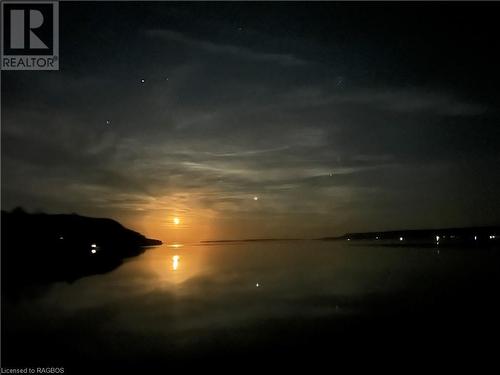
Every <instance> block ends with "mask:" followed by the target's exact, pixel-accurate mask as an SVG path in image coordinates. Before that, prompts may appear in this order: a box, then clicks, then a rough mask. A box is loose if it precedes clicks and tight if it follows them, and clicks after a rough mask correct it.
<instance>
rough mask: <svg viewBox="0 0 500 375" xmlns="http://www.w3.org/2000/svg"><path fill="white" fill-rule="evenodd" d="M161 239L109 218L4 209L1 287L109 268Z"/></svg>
mask: <svg viewBox="0 0 500 375" xmlns="http://www.w3.org/2000/svg"><path fill="white" fill-rule="evenodd" d="M160 244H161V241H158V240H153V239H148V238H146V237H145V236H143V235H142V234H140V233H137V232H135V231H132V230H130V229H127V228H125V227H123V226H122V225H121V224H120V223H118V222H116V221H114V220H111V219H102V218H91V217H85V216H80V215H76V214H70V215H50V214H44V213H37V214H29V213H26V212H25V211H23V210H22V209H20V208H18V209H15V210H13V211H12V212H5V211H2V289H3V290H5V291H7V292H8V291H9V290H15V289H16V288H17V287H22V286H26V285H33V284H40V283H45V282H51V281H62V280H65V281H73V280H76V279H78V278H80V277H82V276H85V275H91V274H96V273H102V272H107V271H110V270H112V269H113V268H115V267H117V266H118V265H120V264H121V262H122V260H123V259H124V258H126V257H130V256H135V255H138V254H141V253H142V252H144V251H145V247H147V246H155V245H160Z"/></svg>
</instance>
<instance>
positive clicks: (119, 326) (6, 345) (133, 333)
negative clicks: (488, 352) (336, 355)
mask: <svg viewBox="0 0 500 375" xmlns="http://www.w3.org/2000/svg"><path fill="white" fill-rule="evenodd" d="M499 264H500V262H499V256H498V251H495V250H477V249H476V250H473V249H438V248H407V247H383V246H368V245H362V243H361V244H347V243H344V242H322V241H280V242H241V243H226V244H209V245H204V244H201V245H200V244H195V245H181V246H177V247H173V246H167V245H163V246H161V247H157V248H152V249H149V250H148V251H146V252H145V253H144V254H142V255H140V256H138V257H134V258H129V259H127V260H126V261H125V263H124V264H123V265H122V266H120V267H119V268H117V269H115V270H114V271H112V272H109V273H107V274H103V275H95V276H90V277H85V278H82V279H80V280H77V281H76V282H74V283H72V284H67V283H56V284H53V285H51V286H49V287H48V288H46V289H44V290H42V291H39V292H38V293H34V294H32V295H29V296H24V297H23V298H21V299H18V300H15V301H5V300H4V301H3V315H2V323H3V335H4V336H3V343H2V344H3V345H2V350H3V362H4V363H8V364H19V365H30V364H32V365H41V364H44V365H50V366H58V365H64V366H66V367H67V368H69V369H73V370H76V369H81V368H82V366H84V365H88V366H92V365H91V364H95V363H99V364H101V365H102V364H104V363H106V364H107V365H109V366H111V367H113V366H115V365H116V364H120V365H122V366H123V367H124V368H131V367H130V366H141V368H143V367H144V366H145V365H147V366H151V367H155V366H156V367H159V366H163V365H168V366H173V365H174V364H178V365H182V364H184V363H186V362H187V361H192V360H194V359H204V360H207V359H212V360H214V361H215V360H217V359H218V358H222V357H227V356H231V358H242V359H246V360H249V359H250V362H253V363H254V364H255V361H258V360H259V358H263V357H273V358H275V359H276V358H281V357H286V356H288V359H287V361H288V362H289V361H290V360H291V358H290V356H292V358H293V354H297V353H301V355H303V356H304V358H309V359H310V358H312V357H315V356H320V355H324V354H325V352H327V353H330V354H329V355H331V353H332V352H331V350H335V348H336V349H338V350H345V351H346V352H347V348H353V347H355V348H356V350H357V352H359V351H360V350H368V349H369V348H371V349H369V350H372V349H374V348H376V347H377V346H379V345H390V347H392V348H394V349H396V348H398V346H399V343H401V344H402V345H410V344H411V345H417V343H418V345H420V343H421V342H422V341H426V343H425V345H426V347H430V345H436V346H439V345H440V344H439V343H440V342H442V343H443V345H448V346H449V345H450V344H453V343H456V341H455V339H457V340H464V339H465V338H466V340H478V342H480V341H481V340H482V335H483V334H486V333H488V334H493V333H495V332H498V323H497V314H498V307H497V303H496V302H497V300H498V296H499V295H498V289H499V283H498V280H499V277H498V271H499V270H500V267H499ZM478 342H476V344H475V345H476V348H477V345H478ZM468 344H470V341H468ZM280 356H281V357H280ZM190 363H192V362H190Z"/></svg>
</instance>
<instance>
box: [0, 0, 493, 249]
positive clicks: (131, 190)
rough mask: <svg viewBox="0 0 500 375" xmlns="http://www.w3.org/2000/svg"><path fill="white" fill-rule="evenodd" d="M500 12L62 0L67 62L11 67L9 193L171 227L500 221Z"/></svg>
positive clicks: (315, 227)
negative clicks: (45, 67)
mask: <svg viewBox="0 0 500 375" xmlns="http://www.w3.org/2000/svg"><path fill="white" fill-rule="evenodd" d="M499 16H500V6H499V4H481V5H470V4H466V3H459V4H444V5H443V4H441V5H437V4H430V3H425V4H424V3H420V4H403V5H401V4H399V5H398V4H386V5H380V4H373V3H370V4H359V3H358V4H355V3H351V4H349V3H346V4H332V3H317V4H299V3H281V4H266V3H260V4H249V3H233V4H228V3H224V4H221V3H219V4H214V3H211V4H209V3H203V4H202V3H194V4H187V3H182V4H174V3H149V4H147V3H146V4H144V3H143V4H138V3H122V4H116V3H109V2H108V3H94V4H92V3H88V4H84V5H80V4H78V3H68V4H64V3H62V4H61V6H60V41H61V50H60V67H61V68H60V71H54V72H24V71H8V72H2V151H1V156H2V209H12V208H13V207H16V206H23V207H24V208H25V209H27V210H28V211H30V212H31V211H44V212H50V213H61V212H67V213H71V212H76V213H79V214H84V215H90V216H100V217H111V218H114V219H117V220H119V221H120V222H121V223H123V224H124V225H126V226H129V227H131V228H133V229H135V230H138V231H140V232H142V233H144V234H146V235H148V236H151V237H154V238H159V239H162V240H165V241H173V240H175V241H179V240H182V241H191V240H192V241H196V240H206V239H221V238H224V239H226V238H259V237H321V236H328V235H336V234H342V233H343V232H346V231H366V230H390V229H406V228H431V227H447V226H469V225H491V224H499V223H500V195H499V191H500V189H499V186H500V172H499V170H500V168H499V164H500V163H499V162H500V147H499V144H500V128H499V126H500V121H499V120H500V111H499V108H500V106H499V105H500V95H499V85H500V77H499V66H500V57H499V54H498V49H499V48H498V40H499V37H500V32H499V28H498V19H499ZM174 218H179V223H178V224H175V223H174Z"/></svg>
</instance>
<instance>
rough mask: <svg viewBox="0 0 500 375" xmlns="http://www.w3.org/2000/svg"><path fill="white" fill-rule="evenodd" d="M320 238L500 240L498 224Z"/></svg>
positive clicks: (477, 243) (449, 242) (479, 243)
mask: <svg viewBox="0 0 500 375" xmlns="http://www.w3.org/2000/svg"><path fill="white" fill-rule="evenodd" d="M321 240H326V241H328V240H352V241H356V240H364V241H374V243H377V242H378V243H380V244H383V245H387V244H390V243H392V244H394V245H398V246H412V245H419V246H425V245H431V246H436V245H439V246H474V247H491V246H495V247H496V246H498V245H499V240H500V226H487V227H466V228H441V229H411V230H395V231H383V232H358V233H346V234H344V235H343V236H339V237H324V238H321Z"/></svg>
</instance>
